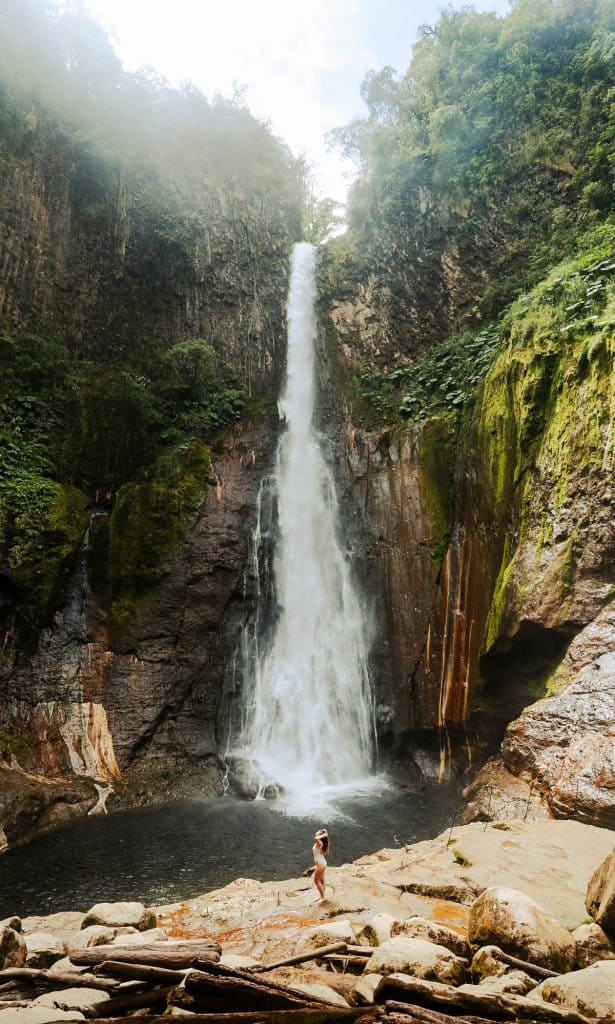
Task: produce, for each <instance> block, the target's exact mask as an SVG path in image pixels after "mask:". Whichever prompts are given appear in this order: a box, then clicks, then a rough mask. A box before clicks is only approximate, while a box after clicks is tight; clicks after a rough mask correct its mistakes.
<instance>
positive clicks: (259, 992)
mask: <svg viewBox="0 0 615 1024" xmlns="http://www.w3.org/2000/svg"><path fill="white" fill-rule="evenodd" d="M184 988H185V990H186V992H188V993H189V994H190V995H191V996H193V997H194V1001H195V1010H197V1011H198V1010H199V1009H201V1008H205V1009H207V1010H208V1011H210V1012H215V1011H216V1010H219V1011H220V1012H224V1011H225V1010H229V1011H231V1010H237V1011H238V1010H246V1011H250V1010H292V1009H296V1010H298V1009H301V1008H303V1007H309V1006H312V1007H313V1008H317V1007H318V1006H328V1005H331V1004H328V1003H327V1001H326V1000H324V999H318V998H316V997H314V996H306V995H305V993H303V992H299V991H296V990H294V989H292V988H288V987H287V986H285V985H279V984H273V983H272V982H263V981H261V979H260V978H259V979H256V978H251V977H248V976H247V975H241V974H240V973H239V972H237V973H236V974H235V975H232V976H231V975H227V976H225V975H214V974H210V973H205V972H204V971H192V972H191V973H189V974H187V975H186V980H185V982H184Z"/></svg>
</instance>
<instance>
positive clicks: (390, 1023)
mask: <svg viewBox="0 0 615 1024" xmlns="http://www.w3.org/2000/svg"><path fill="white" fill-rule="evenodd" d="M386 1009H387V1015H386V1020H387V1024H403V1022H404V1020H405V1021H407V1020H408V1018H409V1017H411V1018H412V1020H418V1021H421V1022H422V1024H470V1020H469V1018H468V1017H456V1016H451V1015H450V1014H448V1013H440V1012H439V1011H438V1010H428V1009H427V1007H425V1006H417V1005H416V1004H414V1003H397V1002H395V1000H393V999H389V1000H387V1003H386ZM479 1020H482V1021H485V1024H493V1022H492V1021H487V1020H485V1018H484V1017H483V1018H479V1017H474V1018H472V1024H476V1022H477V1021H479Z"/></svg>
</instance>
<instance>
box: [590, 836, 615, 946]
mask: <svg viewBox="0 0 615 1024" xmlns="http://www.w3.org/2000/svg"><path fill="white" fill-rule="evenodd" d="M585 906H586V907H587V912H588V914H591V916H592V917H593V918H595V920H596V923H597V924H599V925H600V927H601V928H602V929H603V930H604V931H605V932H606V933H607V935H609V936H610V937H611V938H614V939H615V847H614V848H613V849H612V850H611V852H610V854H609V855H608V857H607V858H606V860H604V861H603V862H602V864H600V865H599V866H598V867H597V868H596V870H595V871H594V873H593V875H592V877H591V878H590V880H589V885H588V887H587V896H586V898H585Z"/></svg>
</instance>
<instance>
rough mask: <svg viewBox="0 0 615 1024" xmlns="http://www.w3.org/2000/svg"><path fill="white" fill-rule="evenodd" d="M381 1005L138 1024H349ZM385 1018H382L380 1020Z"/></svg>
mask: <svg viewBox="0 0 615 1024" xmlns="http://www.w3.org/2000/svg"><path fill="white" fill-rule="evenodd" d="M382 1012H383V1007H381V1006H373V1007H372V1006H349V1007H348V1009H346V1008H345V1007H343V1006H330V1007H318V1008H311V1007H305V1008H304V1009H297V1010H291V1009H288V1010H269V1011H267V1010H250V1011H245V1012H243V1011H240V1012H236V1013H177V1014H175V1013H174V1014H173V1017H172V1018H169V1017H168V1016H162V1015H160V1014H143V1015H142V1016H139V1024H169V1021H170V1020H172V1021H173V1024H345V1022H348V1024H353V1022H355V1021H356V1022H357V1024H360V1022H361V1021H365V1022H368V1021H373V1020H375V1019H377V1018H378V1017H380V1016H381V1014H382ZM383 1019H386V1018H383ZM94 1020H95V1022H96V1024H117V1018H116V1017H96V1018H94Z"/></svg>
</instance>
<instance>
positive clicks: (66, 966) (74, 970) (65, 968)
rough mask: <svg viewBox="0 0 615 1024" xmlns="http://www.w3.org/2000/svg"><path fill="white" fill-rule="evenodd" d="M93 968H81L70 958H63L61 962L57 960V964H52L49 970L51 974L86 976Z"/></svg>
mask: <svg viewBox="0 0 615 1024" xmlns="http://www.w3.org/2000/svg"><path fill="white" fill-rule="evenodd" d="M91 970H92V968H91V967H79V966H78V965H77V964H74V963H73V962H72V960H71V959H70V957H68V956H63V957H62V959H61V960H56V962H55V964H52V965H51V967H50V968H49V973H50V974H86V973H87V972H88V971H91Z"/></svg>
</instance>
